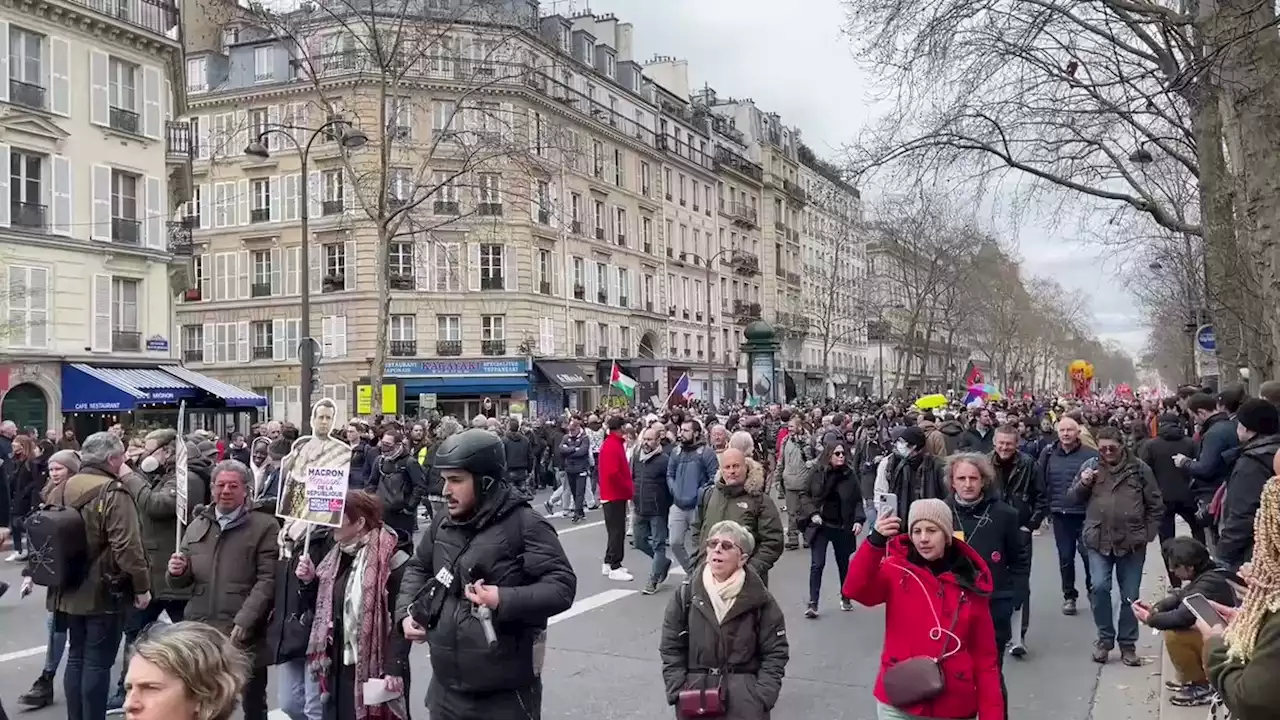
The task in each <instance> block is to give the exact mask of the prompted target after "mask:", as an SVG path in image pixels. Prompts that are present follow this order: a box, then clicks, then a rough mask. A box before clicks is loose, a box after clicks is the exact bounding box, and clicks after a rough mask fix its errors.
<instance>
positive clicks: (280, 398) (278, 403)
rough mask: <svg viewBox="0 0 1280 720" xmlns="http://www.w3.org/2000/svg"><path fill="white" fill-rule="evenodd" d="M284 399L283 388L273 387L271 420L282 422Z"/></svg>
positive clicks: (279, 386)
mask: <svg viewBox="0 0 1280 720" xmlns="http://www.w3.org/2000/svg"><path fill="white" fill-rule="evenodd" d="M284 401H285V397H284V386H282V385H275V386H273V387H272V388H271V419H272V420H283V419H284V414H285V411H286V408H285V402H284Z"/></svg>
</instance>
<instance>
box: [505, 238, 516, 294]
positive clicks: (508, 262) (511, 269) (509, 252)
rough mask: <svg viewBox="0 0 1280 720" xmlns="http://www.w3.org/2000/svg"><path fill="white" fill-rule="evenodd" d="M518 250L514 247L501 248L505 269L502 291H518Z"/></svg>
mask: <svg viewBox="0 0 1280 720" xmlns="http://www.w3.org/2000/svg"><path fill="white" fill-rule="evenodd" d="M519 253H520V249H519V248H517V247H516V246H515V245H504V246H503V247H502V264H503V265H504V266H505V268H504V269H503V271H502V274H503V280H502V282H503V286H502V287H503V289H504V290H509V291H512V292H515V291H517V290H519V289H520V265H519V263H518V262H517V260H518V259H519V257H520V256H519Z"/></svg>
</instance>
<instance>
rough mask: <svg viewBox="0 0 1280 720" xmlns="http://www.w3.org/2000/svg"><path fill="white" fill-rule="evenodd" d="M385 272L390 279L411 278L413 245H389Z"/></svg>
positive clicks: (395, 243) (405, 243)
mask: <svg viewBox="0 0 1280 720" xmlns="http://www.w3.org/2000/svg"><path fill="white" fill-rule="evenodd" d="M387 270H388V271H390V273H391V276H392V277H397V276H398V277H405V276H408V277H413V243H411V242H393V243H391V245H390V249H389V250H388V251H387Z"/></svg>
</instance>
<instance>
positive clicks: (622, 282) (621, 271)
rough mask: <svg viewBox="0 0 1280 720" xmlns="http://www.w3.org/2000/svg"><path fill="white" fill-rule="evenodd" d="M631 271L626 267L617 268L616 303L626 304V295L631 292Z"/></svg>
mask: <svg viewBox="0 0 1280 720" xmlns="http://www.w3.org/2000/svg"><path fill="white" fill-rule="evenodd" d="M630 290H631V272H630V271H629V270H627V269H626V268H618V304H619V305H621V306H622V307H626V306H627V296H628V295H630V294H631V292H630Z"/></svg>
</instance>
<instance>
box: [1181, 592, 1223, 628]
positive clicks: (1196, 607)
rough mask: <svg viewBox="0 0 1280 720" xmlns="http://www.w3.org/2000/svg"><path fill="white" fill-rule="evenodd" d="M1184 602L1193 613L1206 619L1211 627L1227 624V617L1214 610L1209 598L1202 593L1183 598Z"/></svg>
mask: <svg viewBox="0 0 1280 720" xmlns="http://www.w3.org/2000/svg"><path fill="white" fill-rule="evenodd" d="M1182 604H1183V605H1185V606H1186V608H1187V609H1188V610H1190V611H1191V613H1192V614H1193V615H1195V616H1196V617H1198V618H1200V619H1201V620H1203V621H1205V623H1206V624H1208V625H1209V627H1215V626H1217V625H1226V624H1227V621H1226V619H1225V618H1223V617H1222V616H1221V615H1219V614H1218V611H1217V610H1214V609H1213V606H1212V605H1210V604H1209V600H1208V598H1206V597H1205V596H1204V595H1201V594H1200V593H1196V594H1194V595H1188V596H1186V597H1184V598H1182Z"/></svg>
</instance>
